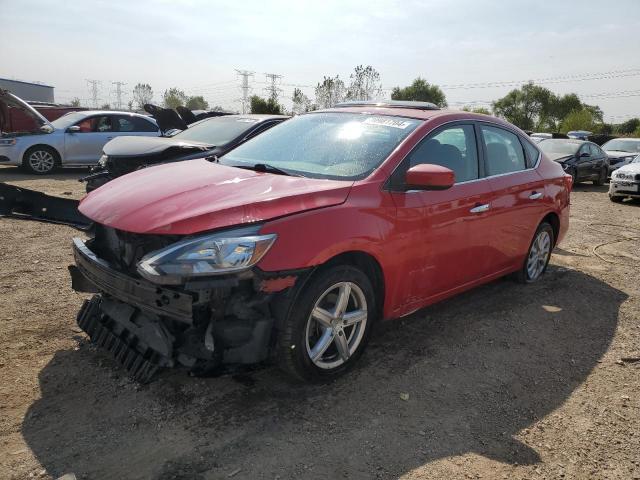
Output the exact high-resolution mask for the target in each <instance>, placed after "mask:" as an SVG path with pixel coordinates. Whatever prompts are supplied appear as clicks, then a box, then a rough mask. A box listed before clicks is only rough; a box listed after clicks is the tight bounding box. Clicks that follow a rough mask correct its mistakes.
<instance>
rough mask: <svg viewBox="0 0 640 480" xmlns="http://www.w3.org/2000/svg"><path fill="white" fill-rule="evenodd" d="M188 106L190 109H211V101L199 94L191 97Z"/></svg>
mask: <svg viewBox="0 0 640 480" xmlns="http://www.w3.org/2000/svg"><path fill="white" fill-rule="evenodd" d="M186 107H187V108H188V109H189V110H209V103H208V102H207V101H206V100H205V99H204V97H203V96H202V95H197V96H195V97H189V99H188V100H187V105H186Z"/></svg>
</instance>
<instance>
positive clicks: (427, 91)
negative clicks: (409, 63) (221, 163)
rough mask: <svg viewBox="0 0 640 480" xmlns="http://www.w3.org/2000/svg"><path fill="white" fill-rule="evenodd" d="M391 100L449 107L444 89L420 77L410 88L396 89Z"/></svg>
mask: <svg viewBox="0 0 640 480" xmlns="http://www.w3.org/2000/svg"><path fill="white" fill-rule="evenodd" d="M391 99H392V100H413V101H418V102H431V103H435V104H436V105H438V106H439V107H446V106H447V97H446V96H445V94H444V92H443V91H442V89H441V88H440V87H439V86H437V85H432V84H430V83H429V82H427V81H426V80H425V79H423V78H420V77H418V78H416V79H415V80H414V81H413V83H412V84H411V85H409V86H408V87H404V88H400V87H395V88H394V89H393V91H392V92H391Z"/></svg>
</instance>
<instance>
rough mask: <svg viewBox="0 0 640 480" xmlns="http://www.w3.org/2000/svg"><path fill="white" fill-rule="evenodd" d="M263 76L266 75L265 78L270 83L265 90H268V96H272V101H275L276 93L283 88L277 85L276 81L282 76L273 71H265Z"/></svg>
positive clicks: (276, 98)
mask: <svg viewBox="0 0 640 480" xmlns="http://www.w3.org/2000/svg"><path fill="white" fill-rule="evenodd" d="M264 76H265V77H267V80H269V83H270V85H269V86H268V87H266V88H265V90H266V91H267V92H269V98H272V99H273V100H274V101H277V100H278V95H279V94H280V92H282V91H283V90H282V89H281V88H278V87H277V85H276V82H278V80H280V79H281V78H282V75H277V74H275V73H265V74H264Z"/></svg>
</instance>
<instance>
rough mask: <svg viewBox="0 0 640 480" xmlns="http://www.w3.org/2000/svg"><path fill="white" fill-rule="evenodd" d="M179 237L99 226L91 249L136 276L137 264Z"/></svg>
mask: <svg viewBox="0 0 640 480" xmlns="http://www.w3.org/2000/svg"><path fill="white" fill-rule="evenodd" d="M181 238H182V237H181V236H179V235H153V234H145V233H131V232H123V231H121V230H117V229H115V228H111V227H107V226H104V225H100V224H97V225H96V226H95V238H94V241H93V244H92V245H91V249H92V250H93V252H94V253H95V254H96V255H97V256H98V257H99V258H101V259H103V260H106V261H107V262H108V263H109V264H110V265H111V266H112V267H113V268H115V269H117V270H120V271H123V272H127V273H131V274H136V264H137V263H138V262H139V261H140V259H141V258H142V257H144V256H145V255H146V254H148V253H151V252H153V251H155V250H159V249H161V248H164V247H166V246H168V245H171V244H172V243H175V242H177V241H178V240H180V239H181Z"/></svg>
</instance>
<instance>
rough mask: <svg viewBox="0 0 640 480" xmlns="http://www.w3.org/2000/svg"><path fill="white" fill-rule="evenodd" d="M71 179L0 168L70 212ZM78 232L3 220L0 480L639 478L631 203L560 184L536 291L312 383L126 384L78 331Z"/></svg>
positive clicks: (263, 376) (498, 289) (387, 343)
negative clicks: (69, 477)
mask: <svg viewBox="0 0 640 480" xmlns="http://www.w3.org/2000/svg"><path fill="white" fill-rule="evenodd" d="M83 173H84V172H83ZM78 176H79V174H78V173H77V172H71V173H68V172H67V173H63V174H57V175H54V176H52V177H51V178H35V177H32V176H29V175H26V174H23V173H21V172H19V171H18V170H16V169H13V168H4V167H3V168H0V181H7V182H10V183H13V184H16V185H21V186H24V187H27V188H34V189H39V190H43V191H45V192H47V193H51V194H56V195H67V196H72V197H76V198H79V197H80V196H81V194H82V185H80V184H79V183H78V182H77V181H76V179H77V177H78ZM77 234H78V232H76V231H75V230H73V229H71V228H68V227H65V226H58V225H49V224H44V223H36V222H26V221H19V220H14V219H0V239H1V241H2V246H3V248H2V250H0V375H1V381H0V478H7V479H24V478H57V477H58V476H60V475H62V474H65V473H69V472H73V473H75V474H76V476H77V477H78V478H79V479H112V478H113V479H122V478H132V479H138V478H140V479H147V478H152V479H218V478H220V479H224V478H234V479H276V478H280V479H289V478H307V479H315V478H349V479H352V478H355V479H360V478H362V479H370V478H381V479H386V478H403V479H443V478H446V479H455V478H498V479H500V478H508V479H514V478H523V479H524V478H528V479H538V478H540V479H543V478H546V479H556V478H558V479H559V478H563V479H568V478H576V479H584V478H597V479H600V478H602V479H604V478H610V479H630V478H640V428H639V427H640V415H639V413H640V411H639V409H640V381H639V379H638V375H639V374H640V362H633V361H629V360H632V358H634V357H635V358H637V357H640V313H639V312H640V268H639V267H640V250H639V248H638V247H639V244H640V240H639V238H640V202H631V203H630V202H625V203H624V204H613V203H611V202H609V200H608V198H607V195H606V187H595V186H592V185H590V184H584V185H579V186H577V187H576V189H575V191H574V193H573V195H572V219H571V229H570V232H569V234H568V236H567V238H566V239H565V241H564V242H563V244H562V245H560V247H559V248H558V249H556V251H555V253H554V255H553V259H552V264H551V266H550V268H549V271H548V272H547V275H546V277H545V279H544V280H543V281H541V282H539V283H537V284H534V285H529V286H523V285H519V284H516V283H514V282H512V281H510V280H508V279H505V280H499V281H496V282H493V283H491V284H489V285H486V286H483V287H480V288H478V289H476V290H473V291H471V292H468V293H466V294H463V295H460V296H458V297H456V298H454V299H451V300H448V301H445V302H443V303H440V304H438V305H435V306H433V307H430V308H428V309H425V310H423V311H421V312H418V313H416V314H414V315H412V316H411V317H408V318H405V319H403V320H399V321H395V322H387V323H386V324H382V325H380V326H379V327H378V328H377V330H376V332H374V335H373V338H372V341H371V344H370V345H369V348H368V350H367V352H366V354H365V355H364V356H363V358H362V360H361V362H360V365H359V366H358V367H357V368H356V369H354V371H353V372H352V373H351V374H350V375H348V376H347V377H344V378H342V379H340V380H338V381H335V382H334V383H332V384H329V385H324V386H308V385H300V384H293V383H291V382H290V381H288V380H287V378H286V377H284V376H283V375H282V374H281V373H280V372H279V371H278V370H277V369H275V368H273V367H271V368H262V369H260V370H257V371H254V372H251V373H250V374H245V375H236V376H223V377H219V378H191V377H188V376H186V375H185V374H184V373H180V372H171V373H167V374H164V375H163V376H161V378H160V379H159V380H157V381H155V382H154V383H152V384H151V385H146V386H140V385H137V384H135V383H133V382H132V381H131V380H129V379H128V378H127V377H126V375H124V373H123V371H122V370H120V369H119V368H118V367H116V366H115V365H114V363H113V362H112V361H111V359H110V358H109V357H108V356H107V355H104V354H102V353H101V352H98V351H96V350H95V349H94V348H93V347H92V346H91V345H90V344H89V343H88V342H87V340H86V336H85V335H84V334H83V333H82V332H81V331H80V330H79V329H78V328H77V326H76V325H75V313H76V312H77V310H78V308H79V307H80V304H81V302H82V300H83V298H84V296H83V295H79V294H76V293H74V292H73V291H72V290H71V288H70V282H69V279H68V274H67V270H66V266H67V265H68V264H69V263H71V262H72V257H71V249H70V240H71V238H72V236H75V235H77ZM624 359H626V360H627V361H625V360H624Z"/></svg>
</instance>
